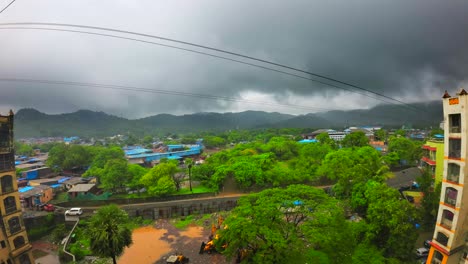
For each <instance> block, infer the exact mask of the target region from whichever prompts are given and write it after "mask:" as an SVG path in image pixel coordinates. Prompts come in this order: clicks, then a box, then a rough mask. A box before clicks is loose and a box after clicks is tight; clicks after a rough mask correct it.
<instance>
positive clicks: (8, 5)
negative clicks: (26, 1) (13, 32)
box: [0, 0, 16, 14]
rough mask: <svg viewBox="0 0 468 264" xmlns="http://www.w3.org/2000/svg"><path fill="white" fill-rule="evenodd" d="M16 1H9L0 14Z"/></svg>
mask: <svg viewBox="0 0 468 264" xmlns="http://www.w3.org/2000/svg"><path fill="white" fill-rule="evenodd" d="M15 1H16V0H13V1H11V2H10V3H9V4H8V5H7V6H5V8H3V9H2V11H0V14H1V13H2V12H3V11H5V10H6V9H7V8H8V7H9V6H11V4H13V2H15Z"/></svg>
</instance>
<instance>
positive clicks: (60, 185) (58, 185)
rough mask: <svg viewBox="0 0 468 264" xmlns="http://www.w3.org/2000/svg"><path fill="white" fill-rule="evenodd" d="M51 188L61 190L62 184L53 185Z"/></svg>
mask: <svg viewBox="0 0 468 264" xmlns="http://www.w3.org/2000/svg"><path fill="white" fill-rule="evenodd" d="M50 187H52V188H54V189H55V188H60V187H62V184H59V183H58V184H52V185H51V186H50Z"/></svg>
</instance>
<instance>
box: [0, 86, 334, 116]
mask: <svg viewBox="0 0 468 264" xmlns="http://www.w3.org/2000/svg"><path fill="white" fill-rule="evenodd" d="M0 81H2V82H23V83H41V84H53V85H69V86H81V87H96V88H103V89H112V90H124V91H133V92H146V93H156V94H168V95H177V96H187V97H195V98H202V99H210V100H224V101H230V102H240V103H249V104H260V105H267V106H276V107H287V108H296V109H302V110H314V111H316V110H325V111H332V110H341V109H327V108H320V107H310V106H302V105H294V104H280V103H271V102H266V101H256V100H246V99H241V98H235V97H227V96H217V95H207V94H197V93H188V92H181V91H170V90H162V89H149V88H140V87H133V86H124V85H110V84H97V83H82V82H71V81H56V80H39V79H19V78H0Z"/></svg>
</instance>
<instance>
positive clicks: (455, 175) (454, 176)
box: [447, 171, 459, 183]
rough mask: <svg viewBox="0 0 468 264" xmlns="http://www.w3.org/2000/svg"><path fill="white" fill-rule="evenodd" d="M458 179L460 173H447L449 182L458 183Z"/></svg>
mask: <svg viewBox="0 0 468 264" xmlns="http://www.w3.org/2000/svg"><path fill="white" fill-rule="evenodd" d="M458 178H459V175H458V173H450V171H449V172H448V173H447V181H451V182H454V183H458Z"/></svg>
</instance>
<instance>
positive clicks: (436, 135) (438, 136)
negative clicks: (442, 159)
mask: <svg viewBox="0 0 468 264" xmlns="http://www.w3.org/2000/svg"><path fill="white" fill-rule="evenodd" d="M434 137H435V138H444V135H441V134H435V135H434Z"/></svg>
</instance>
